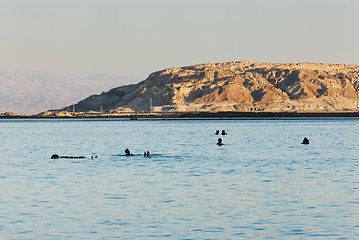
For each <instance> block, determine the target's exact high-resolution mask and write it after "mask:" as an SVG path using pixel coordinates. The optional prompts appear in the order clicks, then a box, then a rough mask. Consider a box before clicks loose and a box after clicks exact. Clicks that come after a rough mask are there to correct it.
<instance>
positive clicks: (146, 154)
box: [125, 148, 150, 157]
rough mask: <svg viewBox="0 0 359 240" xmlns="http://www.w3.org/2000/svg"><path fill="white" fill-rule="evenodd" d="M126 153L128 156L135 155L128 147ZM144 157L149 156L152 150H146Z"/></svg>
mask: <svg viewBox="0 0 359 240" xmlns="http://www.w3.org/2000/svg"><path fill="white" fill-rule="evenodd" d="M125 155H126V156H133V154H132V153H131V152H130V150H129V149H128V148H126V149H125ZM143 156H144V157H149V156H150V151H145V152H144V153H143Z"/></svg>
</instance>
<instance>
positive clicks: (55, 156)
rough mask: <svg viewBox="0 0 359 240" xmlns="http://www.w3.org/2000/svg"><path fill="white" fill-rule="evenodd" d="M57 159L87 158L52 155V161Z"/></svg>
mask: <svg viewBox="0 0 359 240" xmlns="http://www.w3.org/2000/svg"><path fill="white" fill-rule="evenodd" d="M57 158H86V157H85V156H77V157H74V156H59V155H57V154H52V156H51V159H57Z"/></svg>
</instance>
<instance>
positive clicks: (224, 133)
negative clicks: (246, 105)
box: [51, 130, 309, 159]
mask: <svg viewBox="0 0 359 240" xmlns="http://www.w3.org/2000/svg"><path fill="white" fill-rule="evenodd" d="M214 134H215V135H219V130H217V131H216V132H215V133H214ZM221 135H227V133H226V131H225V130H222V132H221ZM302 144H309V139H308V138H306V137H305V138H304V139H303V141H302ZM217 145H218V146H223V145H224V143H223V142H222V138H218V142H217ZM125 155H126V156H134V154H132V153H131V152H130V150H129V149H128V148H126V149H125ZM143 156H144V157H149V156H150V151H145V152H144V153H143ZM57 158H75V159H76V158H86V157H85V156H77V157H74V156H59V155H57V154H53V155H52V156H51V159H57ZM93 158H97V156H91V159H93Z"/></svg>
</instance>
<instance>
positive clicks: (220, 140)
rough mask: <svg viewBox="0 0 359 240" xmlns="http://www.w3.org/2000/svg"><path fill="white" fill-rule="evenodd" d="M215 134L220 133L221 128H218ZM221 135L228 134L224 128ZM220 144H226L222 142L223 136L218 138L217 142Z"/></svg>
mask: <svg viewBox="0 0 359 240" xmlns="http://www.w3.org/2000/svg"><path fill="white" fill-rule="evenodd" d="M214 134H216V135H219V130H217V131H216V132H215V133H214ZM221 135H227V133H226V131H225V130H222V133H221ZM217 145H218V146H222V145H224V143H223V142H222V138H218V142H217Z"/></svg>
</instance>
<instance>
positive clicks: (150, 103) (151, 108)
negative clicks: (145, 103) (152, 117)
mask: <svg viewBox="0 0 359 240" xmlns="http://www.w3.org/2000/svg"><path fill="white" fill-rule="evenodd" d="M150 113H152V98H150Z"/></svg>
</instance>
